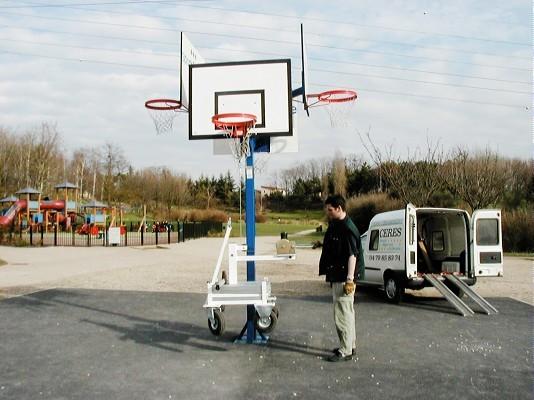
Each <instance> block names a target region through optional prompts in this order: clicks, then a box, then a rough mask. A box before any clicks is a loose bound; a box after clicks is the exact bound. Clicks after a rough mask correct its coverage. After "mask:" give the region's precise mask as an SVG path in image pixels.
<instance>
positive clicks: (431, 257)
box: [358, 204, 503, 315]
mask: <svg viewBox="0 0 534 400" xmlns="http://www.w3.org/2000/svg"><path fill="white" fill-rule="evenodd" d="M501 232H502V230H501V211H500V210H477V211H475V212H474V213H473V215H472V216H470V215H469V213H468V212H467V211H465V210H459V209H449V208H416V207H414V206H413V205H412V204H408V205H407V206H406V208H405V209H404V210H396V211H390V212H385V213H381V214H377V215H375V216H374V217H373V219H372V220H371V222H370V223H369V229H368V230H367V232H365V233H364V234H363V235H362V247H363V252H364V257H365V258H364V259H365V275H364V277H363V279H361V280H358V284H362V285H372V286H383V288H384V291H385V295H386V299H387V300H388V301H389V302H393V303H396V302H399V301H400V299H401V296H402V294H403V292H404V289H405V288H409V289H422V288H424V287H427V286H435V287H436V288H437V289H438V290H440V292H442V293H443V294H444V295H445V296H446V297H448V295H449V294H454V295H455V296H454V297H457V298H459V297H461V296H462V295H463V294H464V293H465V294H468V295H469V294H470V292H472V291H471V290H470V289H469V288H468V286H472V285H474V284H475V282H476V279H477V277H478V276H502V275H503V252H502V234H501ZM458 282H459V283H458ZM443 287H445V289H447V290H442V289H443ZM469 297H472V296H469ZM448 300H449V301H451V299H448ZM453 300H454V299H453ZM464 315H465V314H464Z"/></svg>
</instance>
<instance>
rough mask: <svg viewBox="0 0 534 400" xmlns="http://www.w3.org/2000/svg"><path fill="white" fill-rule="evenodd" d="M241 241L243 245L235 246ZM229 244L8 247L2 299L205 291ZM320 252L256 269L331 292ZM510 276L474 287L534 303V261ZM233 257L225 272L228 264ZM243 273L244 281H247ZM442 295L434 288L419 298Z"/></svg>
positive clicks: (262, 250) (262, 244)
mask: <svg viewBox="0 0 534 400" xmlns="http://www.w3.org/2000/svg"><path fill="white" fill-rule="evenodd" d="M277 240H278V238H277V237H258V238H257V241H256V253H257V254H274V252H275V243H276V241H277ZM234 241H235V240H234ZM221 242H222V239H221V238H205V239H197V240H191V241H188V242H185V243H179V244H172V245H162V246H157V247H156V246H145V247H107V248H102V247H92V248H86V247H43V248H15V247H1V246H0V259H2V260H4V261H6V262H7V264H6V265H3V266H1V267H0V298H2V297H13V296H19V295H23V294H28V293H32V292H36V291H40V290H44V289H54V288H76V289H109V290H136V291H151V292H182V293H205V291H206V282H207V281H208V280H209V279H210V278H211V275H212V273H213V268H214V266H215V263H216V261H217V257H218V254H219V250H220V246H221ZM319 256H320V249H316V250H313V249H300V248H299V249H297V259H296V260H294V261H287V262H286V261H284V262H258V263H256V277H257V278H258V279H261V278H262V277H264V276H266V277H269V279H270V280H271V282H272V283H273V294H275V295H276V294H280V295H282V294H285V295H291V294H294V295H317V294H329V293H330V288H329V286H328V285H326V284H325V283H324V280H323V278H320V277H319V276H317V265H318V261H319ZM504 262H505V265H504V277H502V278H480V279H479V280H478V282H477V284H476V285H475V287H474V289H475V290H476V291H477V292H478V293H480V294H481V295H482V296H484V297H510V298H513V299H515V300H519V301H522V302H525V303H528V304H531V305H534V297H533V277H534V274H533V272H534V262H533V261H532V259H527V258H521V257H505V260H504ZM227 263H228V261H227V257H226V256H225V258H224V260H223V266H225V265H227ZM245 269H246V268H242V270H243V272H242V273H241V276H240V279H243V280H245ZM412 293H413V294H414V295H415V296H423V297H439V296H440V295H439V293H438V292H437V291H436V290H435V289H433V288H426V289H423V290H422V291H417V292H412Z"/></svg>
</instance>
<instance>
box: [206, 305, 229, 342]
mask: <svg viewBox="0 0 534 400" xmlns="http://www.w3.org/2000/svg"><path fill="white" fill-rule="evenodd" d="M213 317H214V318H215V322H214V323H212V322H211V321H210V319H209V318H208V328H209V329H210V332H211V333H213V334H214V335H215V336H222V334H223V333H224V329H225V326H224V316H223V314H222V312H221V311H220V310H213Z"/></svg>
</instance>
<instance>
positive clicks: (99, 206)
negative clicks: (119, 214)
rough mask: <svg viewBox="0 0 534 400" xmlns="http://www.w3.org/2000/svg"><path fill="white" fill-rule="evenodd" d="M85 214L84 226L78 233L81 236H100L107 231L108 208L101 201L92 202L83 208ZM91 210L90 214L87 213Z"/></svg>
mask: <svg viewBox="0 0 534 400" xmlns="http://www.w3.org/2000/svg"><path fill="white" fill-rule="evenodd" d="M81 208H82V209H83V210H86V212H85V221H84V224H83V225H82V226H81V227H80V228H79V229H78V230H77V231H76V233H78V234H80V235H88V234H91V235H99V234H100V233H101V231H103V230H105V229H106V221H107V208H108V206H107V205H106V204H104V203H102V202H100V201H97V200H91V201H90V202H89V203H86V204H83V205H82V206H81ZM87 210H89V212H87Z"/></svg>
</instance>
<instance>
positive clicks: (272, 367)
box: [0, 239, 533, 399]
mask: <svg viewBox="0 0 534 400" xmlns="http://www.w3.org/2000/svg"><path fill="white" fill-rule="evenodd" d="M202 241H203V242H204V246H205V245H206V243H208V244H211V243H216V242H217V241H216V239H201V240H199V241H195V242H196V243H193V242H190V243H186V244H180V245H173V247H171V248H168V249H162V248H160V249H156V248H154V249H152V250H137V251H136V250H135V249H99V251H100V252H103V253H99V254H98V255H97V254H95V255H94V257H93V258H92V259H91V260H89V261H87V262H85V261H80V262H78V263H73V262H72V259H71V258H70V257H74V255H75V254H74V253H72V254H71V253H69V252H64V253H62V254H63V261H62V262H64V263H65V264H66V265H63V264H61V262H59V261H58V257H56V256H55V253H53V252H52V251H51V250H56V249H5V248H1V251H2V256H1V258H3V259H4V260H6V261H8V264H7V265H5V266H3V267H1V268H0V280H1V281H2V282H3V287H0V293H3V296H4V297H5V298H4V299H3V300H2V301H0V318H1V320H2V323H1V324H0V335H1V337H2V340H1V341H0V355H1V357H2V363H1V364H0V398H5V399H23V398H24V399H37V398H43V399H105V398H107V399H215V398H217V399H220V398H225V399H250V398H254V399H287V398H307V399H312V398H317V399H324V398H329V397H332V396H335V397H336V398H339V399H345V398H346V399H349V398H350V399H354V398H367V399H382V398H399V399H404V398H406V399H408V398H409V399H428V398H433V399H450V398H459V399H503V398H507V399H530V398H531V396H532V390H533V386H532V383H533V363H532V361H533V357H532V349H533V346H532V343H533V341H532V339H533V329H532V327H533V313H532V311H533V307H532V305H530V304H527V303H526V302H524V301H521V299H516V298H512V297H514V296H516V295H515V294H513V296H512V295H509V296H507V295H506V293H504V292H503V291H504V290H505V289H503V291H501V292H499V293H498V294H496V295H495V296H491V295H489V296H488V295H486V298H487V299H488V300H489V301H490V302H491V303H492V304H493V305H494V306H495V307H496V308H497V309H498V310H499V314H497V315H492V316H487V315H485V314H483V313H481V312H477V313H476V315H475V316H474V317H462V316H460V315H458V314H457V313H456V312H455V310H454V308H453V307H452V306H451V305H450V304H448V303H447V302H446V301H445V300H443V299H442V298H441V297H440V296H439V295H437V294H435V293H434V292H432V291H429V292H425V291H426V289H425V291H423V292H417V293H408V295H407V296H406V297H405V301H403V302H402V303H401V304H400V305H389V304H386V303H385V302H384V301H383V299H382V297H381V294H380V292H378V291H376V290H371V289H360V290H358V293H357V296H356V310H357V311H356V312H357V328H356V329H357V341H358V348H357V353H356V355H355V358H354V359H353V360H352V361H349V362H343V363H335V364H332V363H328V362H326V361H325V358H326V356H328V354H329V351H330V349H332V348H333V347H336V345H337V338H336V334H335V332H334V325H333V321H332V307H331V297H330V294H329V288H328V285H326V284H324V282H322V280H321V279H320V278H318V277H316V271H315V269H316V264H315V265H313V261H314V259H315V258H316V257H318V254H319V253H318V252H314V251H312V250H308V251H306V252H301V253H300V257H299V260H298V261H297V263H296V264H294V265H290V264H287V265H286V264H284V265H280V266H278V267H271V266H267V267H261V266H258V270H259V271H261V273H265V274H264V275H269V276H270V277H272V280H273V292H274V293H275V294H277V295H279V301H278V304H279V307H280V317H279V321H278V325H277V328H276V330H275V331H274V332H273V333H272V335H271V337H270V339H269V341H268V344H267V345H246V344H234V342H233V338H234V336H235V335H237V334H238V333H239V331H240V330H241V328H242V327H243V324H244V322H245V314H244V308H243V307H227V309H226V311H225V315H226V327H227V329H226V333H225V335H224V336H222V337H220V338H217V337H215V336H212V335H211V333H210V332H209V330H208V328H207V317H206V314H205V312H204V310H203V309H202V304H203V303H204V301H205V294H204V293H203V285H205V282H206V281H207V280H208V279H209V275H210V272H211V269H212V268H213V264H212V263H211V258H213V255H210V254H200V252H199V251H198V248H196V247H195V246H199V248H201V246H202V243H200V242H202ZM180 246H182V247H180ZM187 246H189V247H187ZM40 250H41V251H42V252H41V253H40V252H39V251H40ZM85 250H86V251H89V250H91V249H85ZM28 251H29V252H30V253H31V252H34V251H35V252H36V253H32V254H30V255H28V254H27V252H28ZM112 251H117V253H115V254H116V256H115V257H112V256H111V255H113V253H107V252H112ZM215 253H216V252H215ZM87 254H90V253H87ZM87 254H85V253H84V257H82V259H87V258H88V257H87ZM188 254H193V255H194V256H195V258H196V259H197V260H199V265H200V266H195V265H187V266H186V265H185V264H183V265H182V263H183V260H184V259H186V257H187V256H188ZM45 256H46V257H45ZM178 256H180V257H181V262H180V259H178ZM54 259H55V260H54ZM110 259H112V260H110ZM506 265H508V269H505V274H506V273H507V272H508V275H507V276H508V277H509V276H510V275H509V273H510V271H511V268H512V267H511V265H512V263H511V262H509V263H508V264H506V262H505V268H506ZM518 265H519V264H518ZM517 268H520V267H517ZM53 271H55V273H53ZM526 271H527V272H523V273H528V269H527V270H526ZM52 275H53V276H52ZM197 275H199V276H200V277H199V278H195V277H196V276H197ZM260 276H261V275H260ZM17 280H18V281H17ZM8 282H9V283H10V286H9V285H8V284H7V283H8ZM17 282H18V283H17ZM23 282H26V283H27V284H26V285H22V284H21V283H23ZM202 282H203V283H202ZM501 282H503V283H502V285H503V287H504V288H506V287H507V286H506V285H507V284H509V282H507V281H501ZM505 283H506V284H505ZM527 284H528V282H527ZM478 285H479V284H477V286H478ZM488 285H489V286H491V285H494V283H487V284H485V283H484V282H480V287H479V288H480V291H482V292H485V291H486V290H487V289H488ZM171 286H173V287H174V288H176V290H169V287H171ZM477 286H475V289H477ZM529 286H531V285H529ZM204 288H205V286H204ZM493 292H496V291H495V289H493ZM527 295H528V293H527ZM473 307H474V309H475V310H477V311H480V310H479V309H478V308H476V306H473Z"/></svg>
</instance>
